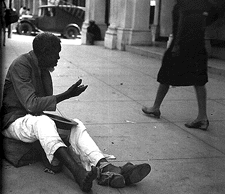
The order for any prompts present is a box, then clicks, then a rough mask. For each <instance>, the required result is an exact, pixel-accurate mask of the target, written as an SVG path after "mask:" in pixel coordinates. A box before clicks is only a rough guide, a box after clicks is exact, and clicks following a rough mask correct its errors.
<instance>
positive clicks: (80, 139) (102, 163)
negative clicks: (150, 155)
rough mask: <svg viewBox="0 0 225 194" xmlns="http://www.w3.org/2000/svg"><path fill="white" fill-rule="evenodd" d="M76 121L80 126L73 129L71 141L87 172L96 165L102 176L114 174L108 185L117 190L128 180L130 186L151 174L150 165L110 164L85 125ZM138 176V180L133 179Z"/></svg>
mask: <svg viewBox="0 0 225 194" xmlns="http://www.w3.org/2000/svg"><path fill="white" fill-rule="evenodd" d="M74 120H75V121H76V122H77V123H78V125H77V126H75V127H73V128H72V129H71V133H70V140H69V141H70V144H71V146H72V149H73V151H74V152H75V153H76V154H77V155H79V156H80V159H81V162H82V165H83V166H84V167H85V168H86V170H89V169H90V166H92V165H94V166H96V167H98V168H99V169H100V171H101V173H102V174H104V173H105V174H107V173H108V174H111V175H112V174H113V175H112V178H111V179H110V180H108V185H110V186H112V187H117V188H120V187H124V186H125V181H126V180H128V181H127V183H126V184H128V185H129V184H132V183H137V182H139V181H141V180H142V179H143V178H144V177H146V176H147V175H148V174H149V172H150V170H151V168H150V165H149V164H140V165H133V164H131V163H129V165H126V166H125V165H124V166H123V167H117V166H115V165H113V164H111V163H109V162H108V161H107V159H106V158H105V157H104V155H103V153H102V152H101V151H100V149H99V147H98V146H97V145H96V143H95V142H94V140H93V139H92V138H91V137H90V135H89V134H88V132H87V130H86V127H85V126H84V125H83V123H82V122H81V121H79V120H78V119H74ZM111 175H110V176H111ZM121 175H122V176H121ZM136 175H137V177H138V178H133V177H134V176H136Z"/></svg>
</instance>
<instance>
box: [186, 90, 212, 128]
mask: <svg viewBox="0 0 225 194" xmlns="http://www.w3.org/2000/svg"><path fill="white" fill-rule="evenodd" d="M194 88H195V91H196V97H197V102H198V116H197V118H196V119H195V120H194V121H193V122H190V123H186V124H185V126H186V127H188V128H196V129H201V130H204V131H205V130H207V128H208V126H209V121H208V117H207V110H206V87H205V86H194Z"/></svg>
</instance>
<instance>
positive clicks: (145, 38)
mask: <svg viewBox="0 0 225 194" xmlns="http://www.w3.org/2000/svg"><path fill="white" fill-rule="evenodd" d="M151 39H152V37H151V31H150V30H133V29H124V28H118V30H117V49H119V50H125V45H150V44H151Z"/></svg>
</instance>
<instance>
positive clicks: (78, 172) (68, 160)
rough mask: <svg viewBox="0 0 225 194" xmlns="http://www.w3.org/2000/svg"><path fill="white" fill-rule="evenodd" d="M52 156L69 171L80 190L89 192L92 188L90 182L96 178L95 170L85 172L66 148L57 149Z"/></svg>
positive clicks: (93, 168) (94, 168)
mask: <svg viewBox="0 0 225 194" xmlns="http://www.w3.org/2000/svg"><path fill="white" fill-rule="evenodd" d="M54 155H55V156H56V157H57V159H59V161H61V162H62V163H63V164H64V165H65V166H66V167H67V168H68V169H69V171H70V172H71V173H72V175H73V177H74V178H75V180H76V182H77V183H78V184H79V186H80V188H81V190H82V191H85V192H89V191H90V190H91V188H92V181H93V180H95V179H96V178H97V168H96V167H92V169H91V171H89V172H87V171H86V170H85V169H84V168H83V166H81V165H79V164H78V163H77V162H76V161H75V160H74V159H73V158H72V157H71V155H70V154H69V152H68V149H67V148H66V147H60V148H58V149H57V150H56V152H55V154H54Z"/></svg>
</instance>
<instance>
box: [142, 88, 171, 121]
mask: <svg viewBox="0 0 225 194" xmlns="http://www.w3.org/2000/svg"><path fill="white" fill-rule="evenodd" d="M169 87H170V86H169V85H167V84H159V87H158V91H157V94H156V98H155V102H154V104H153V106H152V107H143V109H142V110H143V112H144V113H146V114H150V115H151V114H152V115H154V116H156V117H160V106H161V104H162V102H163V100H164V98H165V96H166V94H167V92H168V90H169Z"/></svg>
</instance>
